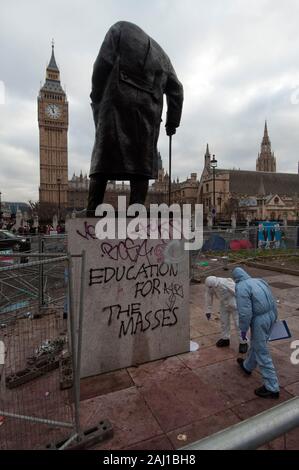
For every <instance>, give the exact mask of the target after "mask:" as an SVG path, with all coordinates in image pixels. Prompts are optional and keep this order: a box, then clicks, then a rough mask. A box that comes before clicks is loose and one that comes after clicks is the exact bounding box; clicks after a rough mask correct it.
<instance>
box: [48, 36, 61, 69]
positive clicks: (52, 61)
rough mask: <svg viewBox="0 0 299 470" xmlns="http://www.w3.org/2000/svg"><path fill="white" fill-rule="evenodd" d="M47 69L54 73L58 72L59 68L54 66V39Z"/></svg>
mask: <svg viewBox="0 0 299 470" xmlns="http://www.w3.org/2000/svg"><path fill="white" fill-rule="evenodd" d="M47 68H48V69H51V70H55V71H56V72H59V68H58V66H57V64H56V60H55V54H54V39H52V54H51V59H50V62H49V65H48V67H47Z"/></svg>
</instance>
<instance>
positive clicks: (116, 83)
mask: <svg viewBox="0 0 299 470" xmlns="http://www.w3.org/2000/svg"><path fill="white" fill-rule="evenodd" d="M164 93H165V94H166V97H167V105H168V106H167V119H166V126H171V127H178V126H179V124H180V119H181V112H182V104H183V87H182V85H181V83H180V82H179V80H178V78H177V76H176V73H175V71H174V69H173V66H172V64H171V62H170V60H169V58H168V56H167V55H166V54H165V52H164V51H163V50H162V48H161V47H160V46H159V44H157V43H156V41H154V40H153V39H152V38H150V37H149V36H148V35H147V34H146V33H144V31H142V30H141V29H140V28H139V27H138V26H136V25H134V24H132V23H128V22H125V21H121V22H118V23H116V24H115V25H113V26H112V27H111V28H110V30H109V31H108V33H107V35H106V37H105V40H104V42H103V44H102V47H101V49H100V52H99V55H98V57H97V59H96V61H95V64H94V69H93V75H92V92H91V95H90V97H91V101H92V108H93V113H94V121H95V125H96V137H95V143H94V148H93V152H92V159H91V168H90V176H91V175H95V174H99V173H100V174H104V175H106V176H107V178H109V179H129V178H130V177H131V176H132V175H142V176H145V177H148V178H149V179H151V178H156V177H157V172H158V154H157V140H158V136H159V131H160V124H161V115H162V109H163V94H164Z"/></svg>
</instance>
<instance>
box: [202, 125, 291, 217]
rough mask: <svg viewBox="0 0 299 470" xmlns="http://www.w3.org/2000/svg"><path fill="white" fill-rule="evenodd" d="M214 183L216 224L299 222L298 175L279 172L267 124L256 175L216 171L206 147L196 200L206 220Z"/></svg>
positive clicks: (253, 172)
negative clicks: (234, 219)
mask: <svg viewBox="0 0 299 470" xmlns="http://www.w3.org/2000/svg"><path fill="white" fill-rule="evenodd" d="M213 173H214V175H213ZM213 180H214V181H215V209H216V222H217V220H218V221H224V220H227V221H230V219H231V217H232V215H234V216H236V218H237V219H238V220H240V219H243V220H246V219H247V220H289V221H296V220H298V218H299V175H298V174H297V173H277V172H276V158H275V157H274V154H273V153H272V151H271V143H270V139H269V136H268V129H267V124H265V129H264V136H263V140H262V144H261V152H260V153H259V155H258V159H257V171H246V170H235V169H233V170H228V169H220V168H216V169H215V170H214V171H213V169H212V168H211V155H210V151H209V146H208V145H207V149H206V153H205V156H204V169H203V172H202V175H201V178H200V183H199V189H198V197H197V201H198V202H199V203H202V204H203V208H204V217H205V219H207V218H208V217H209V216H210V215H211V212H212V209H213Z"/></svg>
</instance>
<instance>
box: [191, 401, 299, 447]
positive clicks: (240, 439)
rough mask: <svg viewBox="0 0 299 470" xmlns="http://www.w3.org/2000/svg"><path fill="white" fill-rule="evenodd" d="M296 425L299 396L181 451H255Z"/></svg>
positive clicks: (298, 416) (298, 411)
mask: <svg viewBox="0 0 299 470" xmlns="http://www.w3.org/2000/svg"><path fill="white" fill-rule="evenodd" d="M298 426H299V397H295V398H292V399H290V400H288V401H286V402H285V403H281V404H280V405H278V406H275V407H274V408H271V409H270V410H266V411H264V412H262V413H260V414H258V415H256V416H253V417H251V418H249V419H246V420H245V421H242V422H241V423H238V424H235V425H233V426H231V427H229V428H227V429H224V430H223V431H220V432H217V433H216V434H212V435H211V436H208V437H205V438H204V439H201V440H200V441H197V442H193V443H192V444H189V445H188V446H185V447H182V449H184V450H193V451H194V450H254V449H258V448H259V447H261V446H262V445H264V444H266V443H268V442H270V441H272V440H274V439H276V438H277V437H279V436H282V435H285V434H286V433H287V432H289V431H292V430H293V429H295V428H297V427H298Z"/></svg>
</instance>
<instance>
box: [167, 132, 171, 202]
mask: <svg viewBox="0 0 299 470" xmlns="http://www.w3.org/2000/svg"><path fill="white" fill-rule="evenodd" d="M171 146H172V135H170V136H169V183H168V205H169V206H170V204H171V151H172V147H171Z"/></svg>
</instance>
